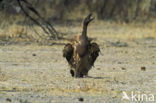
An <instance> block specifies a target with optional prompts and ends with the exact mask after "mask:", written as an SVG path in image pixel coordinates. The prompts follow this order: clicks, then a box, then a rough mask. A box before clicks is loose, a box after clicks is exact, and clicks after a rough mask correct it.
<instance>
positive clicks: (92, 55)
mask: <svg viewBox="0 0 156 103" xmlns="http://www.w3.org/2000/svg"><path fill="white" fill-rule="evenodd" d="M99 52H100V48H99V45H98V44H96V43H91V45H90V47H89V63H90V65H92V66H94V62H95V60H96V59H97V57H98V56H99Z"/></svg>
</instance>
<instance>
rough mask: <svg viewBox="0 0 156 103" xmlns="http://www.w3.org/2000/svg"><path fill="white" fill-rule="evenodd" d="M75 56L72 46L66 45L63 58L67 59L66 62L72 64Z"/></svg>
mask: <svg viewBox="0 0 156 103" xmlns="http://www.w3.org/2000/svg"><path fill="white" fill-rule="evenodd" d="M72 56H73V47H72V45H71V44H69V43H68V44H66V45H65V47H64V49H63V57H65V58H66V60H67V61H68V62H69V63H70V60H71V58H72Z"/></svg>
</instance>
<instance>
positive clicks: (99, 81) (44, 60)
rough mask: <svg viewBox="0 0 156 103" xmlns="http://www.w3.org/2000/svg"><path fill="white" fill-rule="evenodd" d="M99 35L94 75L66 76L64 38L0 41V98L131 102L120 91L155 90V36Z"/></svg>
mask: <svg viewBox="0 0 156 103" xmlns="http://www.w3.org/2000/svg"><path fill="white" fill-rule="evenodd" d="M93 37H94V36H93ZM97 37H98V38H97V39H96V42H97V43H98V44H99V45H100V49H101V53H100V56H99V58H98V59H97V61H96V63H95V67H93V68H92V69H91V71H90V72H89V75H90V76H92V77H93V78H72V77H71V76H70V74H69V69H67V68H68V65H67V62H66V61H65V59H64V58H63V57H62V49H63V46H64V45H63V44H62V43H60V44H57V45H52V46H39V45H37V44H30V45H23V44H18V45H15V44H12V45H6V46H0V103H7V102H8V103H9V102H12V103H80V102H84V103H130V102H132V100H122V95H123V91H125V92H126V93H127V95H128V96H130V95H131V92H132V91H133V92H136V93H137V94H140V95H141V94H147V95H148V96H149V94H153V95H155V96H156V39H152V38H151V39H150V38H149V39H136V40H126V39H125V40H119V39H111V38H104V37H103V36H102V35H101V36H97ZM141 68H142V69H141ZM135 102H136V103H138V101H135ZM135 102H134V103H135ZM155 102H156V100H155ZM155 102H149V101H145V98H144V100H143V101H141V102H139V103H155Z"/></svg>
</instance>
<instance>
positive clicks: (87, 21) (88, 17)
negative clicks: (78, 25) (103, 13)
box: [84, 13, 94, 25]
mask: <svg viewBox="0 0 156 103" xmlns="http://www.w3.org/2000/svg"><path fill="white" fill-rule="evenodd" d="M93 19H94V17H92V13H90V14H89V15H88V16H87V17H86V18H85V19H84V24H85V25H88V24H89V23H90V22H91V21H92V20H93Z"/></svg>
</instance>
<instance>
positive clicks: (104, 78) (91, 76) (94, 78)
mask: <svg viewBox="0 0 156 103" xmlns="http://www.w3.org/2000/svg"><path fill="white" fill-rule="evenodd" d="M84 78H93V79H105V78H108V77H92V76H87V77H84Z"/></svg>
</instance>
